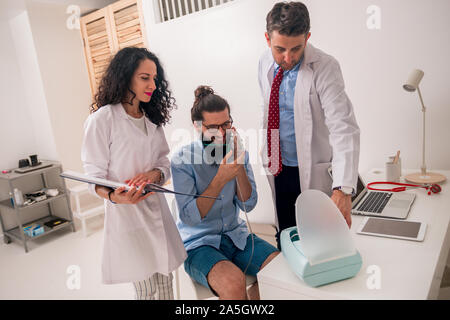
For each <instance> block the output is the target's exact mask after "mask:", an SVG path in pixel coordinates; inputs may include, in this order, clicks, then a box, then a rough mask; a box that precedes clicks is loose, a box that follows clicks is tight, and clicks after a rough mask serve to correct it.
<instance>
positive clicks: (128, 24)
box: [116, 19, 141, 31]
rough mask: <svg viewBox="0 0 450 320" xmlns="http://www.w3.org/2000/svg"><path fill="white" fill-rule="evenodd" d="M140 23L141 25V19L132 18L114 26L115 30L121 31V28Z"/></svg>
mask: <svg viewBox="0 0 450 320" xmlns="http://www.w3.org/2000/svg"><path fill="white" fill-rule="evenodd" d="M140 25H141V20H139V19H134V20H131V21H128V22H125V23H122V24H121V25H119V26H116V30H117V31H121V30H124V29H127V28H129V27H132V26H140Z"/></svg>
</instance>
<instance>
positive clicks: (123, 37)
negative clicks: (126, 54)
mask: <svg viewBox="0 0 450 320" xmlns="http://www.w3.org/2000/svg"><path fill="white" fill-rule="evenodd" d="M110 14H111V15H112V16H113V17H114V18H113V19H112V24H113V25H112V29H113V30H114V32H113V36H114V42H115V43H116V45H117V48H116V49H117V50H120V49H122V48H125V47H131V46H139V47H145V46H146V45H145V44H146V41H145V33H144V32H145V30H144V29H145V27H144V23H143V22H144V20H143V16H142V7H141V1H140V0H138V1H136V0H123V1H119V2H116V3H114V4H112V5H111V10H110Z"/></svg>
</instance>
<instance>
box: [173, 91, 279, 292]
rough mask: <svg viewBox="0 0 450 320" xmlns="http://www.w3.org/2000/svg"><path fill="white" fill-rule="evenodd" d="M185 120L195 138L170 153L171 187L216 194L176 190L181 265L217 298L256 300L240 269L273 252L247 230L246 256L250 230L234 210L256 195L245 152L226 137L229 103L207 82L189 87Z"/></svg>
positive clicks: (259, 264) (253, 268)
mask: <svg viewBox="0 0 450 320" xmlns="http://www.w3.org/2000/svg"><path fill="white" fill-rule="evenodd" d="M191 119H192V122H193V123H194V127H195V128H196V130H197V132H198V133H199V134H200V139H199V140H197V141H195V142H193V143H191V144H189V145H186V146H183V147H182V148H181V149H180V150H178V151H177V152H176V153H175V154H174V155H173V157H172V161H171V169H172V177H173V185H174V189H175V191H180V192H184V193H190V194H201V195H203V196H209V197H214V198H220V199H210V198H203V197H201V198H200V197H197V198H196V197H193V196H182V195H176V201H177V205H178V211H179V219H178V221H177V226H178V229H179V231H180V235H181V238H182V239H183V242H184V246H185V248H186V251H187V253H188V257H187V259H186V261H185V262H184V268H185V270H186V272H187V273H188V274H189V275H190V276H191V278H193V279H194V280H196V281H197V282H199V283H201V284H202V285H204V286H205V287H207V288H210V289H211V290H212V291H213V292H214V293H215V294H216V295H218V296H219V299H227V300H228V299H235V300H238V299H240V300H245V299H247V298H249V299H252V300H256V299H259V291H258V285H257V283H255V284H254V285H253V286H252V287H251V288H250V289H249V290H248V292H247V290H246V285H245V274H249V275H253V276H255V275H256V273H257V272H258V271H259V270H261V269H262V268H263V267H264V266H265V265H266V264H268V263H269V262H270V261H271V260H272V259H273V258H275V256H276V255H277V254H279V251H278V250H277V249H276V248H275V247H274V246H272V245H271V244H269V243H268V242H266V241H264V240H262V239H260V238H258V237H257V236H256V235H253V238H254V253H253V256H252V235H250V234H249V232H248V230H247V227H246V224H245V222H244V221H243V220H242V219H240V218H239V209H241V210H246V211H247V212H249V211H251V210H252V209H253V208H254V207H255V205H256V202H257V198H258V196H257V192H256V185H255V179H254V176H253V171H252V168H251V166H250V164H249V156H248V153H247V152H246V151H245V150H242V148H237V144H236V139H235V138H230V136H231V134H230V132H231V131H233V132H235V129H234V127H233V120H232V118H231V115H230V107H229V105H228V103H227V101H226V100H225V99H223V98H221V97H220V96H218V95H216V94H214V91H213V90H212V89H211V88H210V87H207V86H200V87H199V88H197V90H196V91H195V102H194V105H193V107H192V109H191ZM231 141H233V142H234V144H231V143H230V142H231ZM230 145H233V146H234V147H232V149H231V150H230V151H229V152H226V150H227V148H228V149H229V148H230ZM244 272H245V274H244ZM247 294H248V295H247Z"/></svg>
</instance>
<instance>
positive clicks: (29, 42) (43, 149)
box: [0, 11, 58, 169]
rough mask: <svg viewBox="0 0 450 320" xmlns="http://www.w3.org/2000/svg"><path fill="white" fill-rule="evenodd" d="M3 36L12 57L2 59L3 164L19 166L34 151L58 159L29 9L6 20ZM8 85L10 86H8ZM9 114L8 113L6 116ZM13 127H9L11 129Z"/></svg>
mask: <svg viewBox="0 0 450 320" xmlns="http://www.w3.org/2000/svg"><path fill="white" fill-rule="evenodd" d="M4 27H5V28H4V29H3V30H4V31H3V34H2V35H3V37H4V38H5V40H9V41H8V42H5V43H9V44H10V45H9V46H8V48H7V49H6V52H7V54H8V55H9V57H8V60H4V61H2V65H3V66H4V68H5V69H6V70H5V73H2V83H5V86H2V92H4V93H3V94H2V97H4V98H5V99H6V102H7V103H5V104H2V113H3V112H5V117H3V116H2V119H1V120H0V121H2V123H4V124H5V126H2V128H1V136H2V146H1V147H2V157H1V160H0V161H1V166H2V168H5V169H6V168H11V167H17V163H18V160H19V159H21V158H26V157H27V156H28V155H30V154H38V155H39V157H40V158H43V159H57V158H58V156H57V152H56V148H55V143H54V140H53V133H52V127H51V124H50V121H49V118H48V117H49V115H48V109H47V102H46V98H45V95H44V93H43V84H42V78H41V73H40V68H39V64H38V61H37V58H36V51H35V47H34V41H33V38H32V34H31V28H30V24H29V20H28V15H27V12H26V11H23V12H21V13H19V14H18V15H17V16H15V17H13V18H11V19H9V20H7V21H6V22H5V23H4ZM6 88H8V89H6ZM6 115H8V116H6ZM8 128H9V129H10V131H8V130H7V129H8Z"/></svg>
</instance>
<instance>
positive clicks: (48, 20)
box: [27, 1, 91, 171]
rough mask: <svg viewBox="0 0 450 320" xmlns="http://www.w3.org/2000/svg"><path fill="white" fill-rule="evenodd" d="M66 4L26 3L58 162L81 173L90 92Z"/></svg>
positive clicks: (78, 41)
mask: <svg viewBox="0 0 450 320" xmlns="http://www.w3.org/2000/svg"><path fill="white" fill-rule="evenodd" d="M66 8H67V5H64V4H63V5H59V4H53V3H45V2H43V3H42V2H35V1H28V2H27V10H28V15H29V17H30V24H31V27H32V33H33V39H34V42H35V48H36V56H37V60H38V61H39V66H40V68H41V76H42V81H43V91H44V92H45V96H46V99H47V106H48V110H49V115H48V119H49V121H50V123H51V126H52V132H53V136H54V140H55V146H56V150H57V151H58V155H59V156H58V160H59V161H61V162H62V164H63V167H64V169H65V170H75V171H82V165H81V158H80V150H81V142H82V138H83V123H84V120H85V119H86V118H87V116H88V115H89V105H90V103H91V93H90V88H89V78H88V73H87V68H86V63H85V59H84V53H83V45H82V40H81V34H80V30H78V29H69V28H67V25H66V21H67V19H68V17H69V15H68V14H67V13H66Z"/></svg>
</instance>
